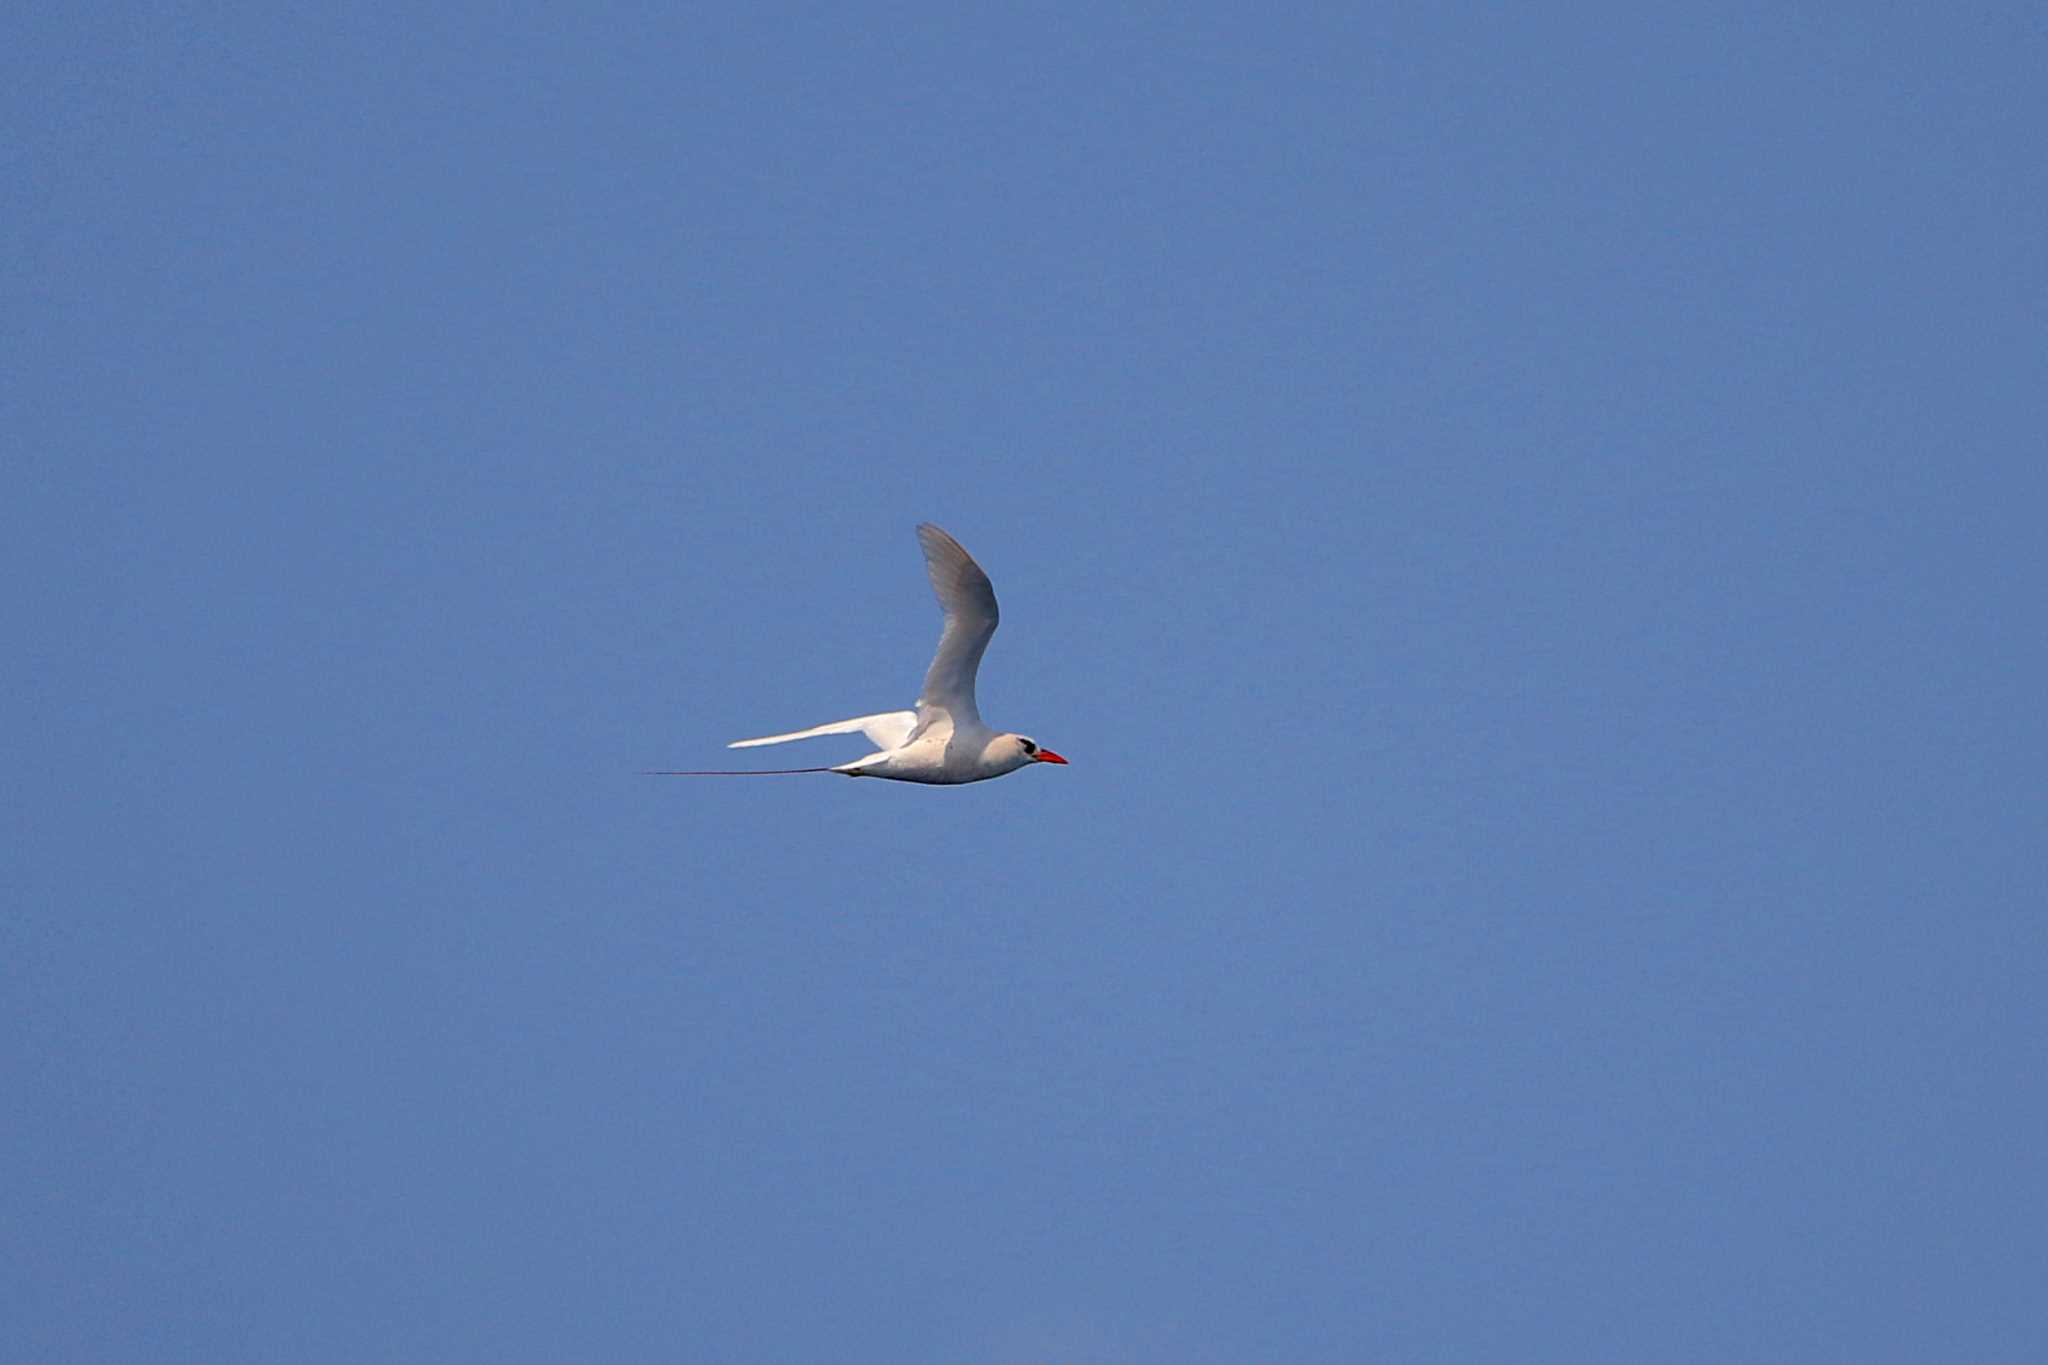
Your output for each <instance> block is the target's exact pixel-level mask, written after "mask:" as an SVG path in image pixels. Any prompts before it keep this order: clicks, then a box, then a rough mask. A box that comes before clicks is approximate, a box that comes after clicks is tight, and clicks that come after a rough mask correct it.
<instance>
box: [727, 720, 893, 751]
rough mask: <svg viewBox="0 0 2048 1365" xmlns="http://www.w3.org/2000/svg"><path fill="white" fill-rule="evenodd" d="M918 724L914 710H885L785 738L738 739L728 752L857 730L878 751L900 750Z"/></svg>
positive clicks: (768, 736) (785, 736)
mask: <svg viewBox="0 0 2048 1365" xmlns="http://www.w3.org/2000/svg"><path fill="white" fill-rule="evenodd" d="M916 725H917V712H915V711H884V712H882V713H881V714H880V715H874V716H855V717H854V718H853V719H852V720H835V721H833V722H832V723H831V724H830V725H813V726H812V727H811V728H810V729H808V730H796V731H793V732H791V733H790V734H786V735H763V736H762V737H761V738H759V739H736V740H734V741H733V742H732V743H730V744H728V745H726V746H725V747H726V748H728V749H752V748H756V747H758V746H759V745H763V744H787V743H789V742H790V741H791V740H793V739H816V738H817V737H818V736H820V735H850V734H853V733H855V732H856V731H858V732H859V733H861V734H864V735H866V736H867V737H868V739H869V740H870V741H872V742H873V744H874V746H875V747H876V748H878V749H895V748H900V747H901V746H902V744H903V741H904V740H906V739H908V738H910V732H911V730H912V729H913V728H914V727H915V726H916Z"/></svg>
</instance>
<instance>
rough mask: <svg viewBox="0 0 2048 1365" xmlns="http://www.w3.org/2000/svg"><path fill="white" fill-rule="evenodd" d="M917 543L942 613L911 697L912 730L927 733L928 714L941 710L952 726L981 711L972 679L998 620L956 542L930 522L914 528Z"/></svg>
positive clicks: (977, 570)
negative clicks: (935, 643) (934, 647)
mask: <svg viewBox="0 0 2048 1365" xmlns="http://www.w3.org/2000/svg"><path fill="white" fill-rule="evenodd" d="M917 541H918V544H919V545H921V546H923V547H924V564H925V569H926V571H927V572H929V573H930V574H931V579H932V592H933V594H934V595H935V596H937V597H938V599H939V610H940V611H942V612H944V613H945V614H946V628H945V631H944V633H942V634H941V635H940V636H939V650H938V653H936V654H935V655H933V656H932V666H931V668H930V669H928V670H927V671H926V672H925V675H924V690H923V691H922V692H920V693H919V694H918V698H917V715H918V728H919V731H920V732H924V731H927V730H929V729H930V728H931V727H932V725H933V724H934V723H935V722H936V721H937V719H938V718H937V717H936V716H935V715H933V714H932V713H933V712H936V711H943V712H945V713H946V717H947V718H948V719H949V720H950V721H951V722H952V724H953V725H954V726H956V727H957V726H960V725H978V724H980V723H981V711H980V709H979V708H978V707H977V706H976V705H975V701H974V678H975V674H976V673H978V672H979V671H980V669H981V656H982V654H983V653H985V652H986V651H987V649H988V642H989V637H990V636H992V635H994V634H995V633H996V623H997V622H998V621H999V620H1000V619H1001V615H1000V613H999V612H998V611H997V610H996V590H995V586H994V585H993V584H991V583H990V582H989V581H988V575H987V574H985V573H983V572H982V571H981V565H979V564H977V563H975V562H974V556H972V555H970V554H968V553H967V551H965V550H963V549H961V548H960V542H959V541H957V540H955V539H953V537H951V536H949V535H947V534H946V533H945V532H944V531H941V530H940V529H939V528H938V527H936V526H934V525H932V524H931V523H930V522H926V523H924V524H923V525H922V526H919V527H918V528H917Z"/></svg>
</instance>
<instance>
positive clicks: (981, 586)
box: [663, 523, 1067, 786]
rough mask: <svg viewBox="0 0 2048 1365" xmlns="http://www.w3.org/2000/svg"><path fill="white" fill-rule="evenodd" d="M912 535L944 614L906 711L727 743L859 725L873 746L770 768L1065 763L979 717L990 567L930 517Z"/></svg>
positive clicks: (910, 773)
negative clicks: (819, 763) (838, 757)
mask: <svg viewBox="0 0 2048 1365" xmlns="http://www.w3.org/2000/svg"><path fill="white" fill-rule="evenodd" d="M917 539H918V543H919V544H920V545H922V546H923V547H924V560H925V568H926V569H927V570H928V571H929V572H930V574H931V580H932V591H933V592H934V593H935V594H936V595H937V596H938V599H939V608H940V610H942V611H943V612H945V614H946V628H945V632H944V633H943V634H942V635H940V637H939V649H938V653H937V654H935V655H934V656H933V657H932V665H931V668H930V669H929V670H928V671H927V672H926V673H925V678H924V690H923V691H922V693H920V694H919V696H918V699H917V708H916V709H915V710H911V711H883V712H880V713H878V714H876V715H872V716H856V717H854V718H853V719H852V720H838V721H833V722H831V723H829V724H826V725H814V726H812V727H811V728H810V729H808V730H795V731H792V732H790V733H789V734H786V735H764V736H762V737H761V738H759V739H742V740H735V741H734V742H733V743H732V744H730V745H729V746H727V747H729V748H733V749H751V748H755V747H758V746H760V745H764V744H787V743H789V742H790V741H791V740H798V739H815V738H817V737H819V736H821V735H845V734H853V733H855V732H859V733H861V734H864V735H866V736H867V737H868V740H869V742H870V743H873V744H875V745H876V746H877V749H876V752H874V753H872V754H869V755H868V756H867V757H866V758H861V759H856V760H854V761H853V762H851V763H841V764H838V765H837V766H834V767H830V768H794V769H776V770H771V771H775V772H832V773H844V774H845V775H846V776H848V777H884V778H889V779H891V780H893V781H896V782H924V783H929V784H933V785H941V786H951V785H954V784H957V783H961V782H981V781H985V780H986V779H988V778H991V777H1001V776H1002V775H1003V774H1005V773H1013V772H1015V771H1017V769H1019V768H1022V767H1026V766H1028V765H1030V764H1033V763H1065V762H1066V761H1067V760H1065V759H1064V758H1061V757H1060V756H1059V755H1058V754H1056V753H1054V752H1053V751H1052V750H1050V749H1043V748H1040V747H1039V745H1038V744H1037V742H1036V741H1034V740H1031V739H1029V738H1027V737H1025V736H1023V735H1017V734H1011V733H1009V732H1008V731H1002V730H994V729H991V728H990V727H989V726H987V725H984V724H983V723H982V720H981V711H980V709H979V708H978V707H977V706H976V704H975V700H974V680H975V675H976V674H977V673H978V672H979V671H980V668H981V656H982V654H983V653H984V652H986V651H987V649H988V642H989V638H990V637H991V636H993V635H994V634H995V633H996V624H997V622H998V621H999V619H1000V615H999V613H998V612H997V609H996V593H995V588H994V587H993V586H992V585H991V584H990V583H989V581H988V575H987V574H985V573H983V572H982V571H981V566H980V565H979V564H976V563H975V562H974V559H973V557H972V556H971V555H969V554H968V553H967V551H966V550H964V549H962V548H961V546H960V542H959V541H957V540H955V539H953V537H951V536H949V535H947V534H946V533H945V532H944V531H941V530H940V529H939V528H938V527H936V526H933V525H931V524H929V523H926V524H925V525H922V526H920V527H918V528H917ZM663 775H664V776H668V775H673V776H692V777H700V776H701V777H710V776H718V777H725V776H745V775H748V774H738V773H687V774H663Z"/></svg>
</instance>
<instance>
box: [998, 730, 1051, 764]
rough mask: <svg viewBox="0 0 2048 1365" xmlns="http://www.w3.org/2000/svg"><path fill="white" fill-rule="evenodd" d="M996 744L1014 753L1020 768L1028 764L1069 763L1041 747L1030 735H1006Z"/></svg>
mask: <svg viewBox="0 0 2048 1365" xmlns="http://www.w3.org/2000/svg"><path fill="white" fill-rule="evenodd" d="M996 742H997V743H998V744H1001V745H1003V746H1005V747H1006V748H1009V749H1011V750H1012V751H1013V752H1014V754H1015V756H1016V759H1017V766H1018V767H1020V768H1021V767H1023V766H1024V765H1025V764H1026V763H1065V762H1066V761H1067V760H1065V759H1064V758H1061V757H1060V756H1059V755H1058V754H1056V753H1054V752H1053V751H1052V750H1050V749H1047V748H1043V747H1041V746H1040V745H1039V743H1038V741H1037V740H1035V739H1032V738H1031V737H1030V736H1028V735H1004V736H1002V737H1001V738H1000V739H999V740H997V741H996Z"/></svg>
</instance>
